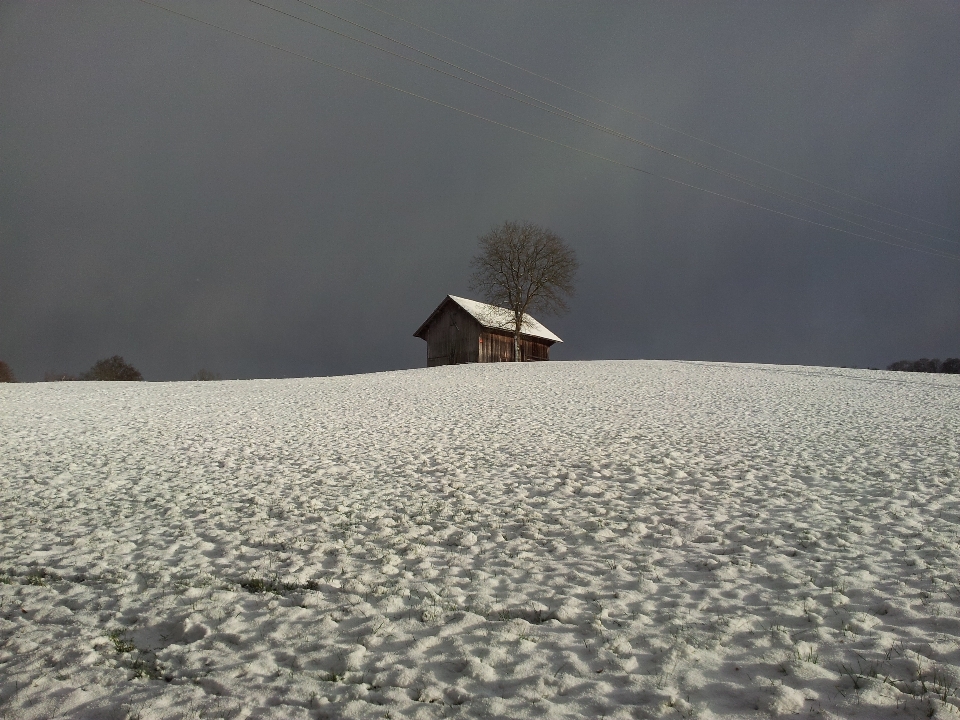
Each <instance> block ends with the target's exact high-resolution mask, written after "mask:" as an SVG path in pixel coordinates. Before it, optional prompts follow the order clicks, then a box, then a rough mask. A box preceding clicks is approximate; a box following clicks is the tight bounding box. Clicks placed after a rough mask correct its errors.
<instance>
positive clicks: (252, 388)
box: [0, 362, 960, 720]
mask: <svg viewBox="0 0 960 720" xmlns="http://www.w3.org/2000/svg"><path fill="white" fill-rule="evenodd" d="M958 438H960V378H958V377H953V376H923V377H920V376H916V375H906V374H897V373H886V372H870V371H856V370H838V369H828V368H806V367H784V366H758V365H726V364H711V363H683V362H592V363H542V364H527V365H522V366H519V365H518V366H515V365H510V364H503V365H474V366H459V367H446V368H433V369H429V370H414V371H405V372H393V373H381V374H373V375H360V376H350V377H336V378H317V379H302V380H262V381H244V382H229V381H228V382H207V383H164V384H149V383H56V384H36V385H7V386H0V530H2V535H0V581H2V582H0V716H2V717H7V718H18V719H29V718H51V717H88V718H113V717H115V718H123V717H130V718H134V717H136V718H141V719H142V720H147V719H148V718H196V717H204V718H208V717H224V718H245V717H258V718H261V717H273V718H301V717H302V718H318V717H330V718H339V717H343V718H385V717H388V718H400V717H410V718H444V717H508V718H525V717H530V718H534V717H536V718H554V717H570V718H573V717H607V718H634V717H666V718H673V717H704V718H708V717H718V718H754V717H768V716H770V715H791V714H795V713H799V714H802V715H809V714H813V715H817V716H821V717H862V718H901V717H918V718H919V717H928V716H929V715H931V714H933V715H935V716H936V717H944V718H947V717H949V718H957V717H960V710H958V709H957V707H958V706H960V699H958V694H960V570H958V568H960V545H958V536H960V470H958Z"/></svg>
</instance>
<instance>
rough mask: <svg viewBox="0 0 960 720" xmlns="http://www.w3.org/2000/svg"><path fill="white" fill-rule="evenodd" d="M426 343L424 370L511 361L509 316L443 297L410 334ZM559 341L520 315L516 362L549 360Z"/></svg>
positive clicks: (489, 307) (506, 312) (482, 305)
mask: <svg viewBox="0 0 960 720" xmlns="http://www.w3.org/2000/svg"><path fill="white" fill-rule="evenodd" d="M413 336H414V337H418V338H421V339H423V340H426V341H427V367H434V366H436V365H460V364H462V363H477V362H481V363H485V362H511V361H513V313H511V312H510V311H509V310H505V309H504V308H500V307H496V306H494V305H487V304H486V303H482V302H477V301H476V300H467V299H466V298H460V297H455V296H453V295H447V297H446V299H444V301H443V302H442V303H440V305H438V306H437V309H436V310H434V311H433V312H432V313H430V317H428V318H427V319H426V320H425V321H424V323H423V325H421V326H420V328H419V329H418V330H417V331H416V332H415V333H414V334H413ZM558 342H563V341H562V340H561V339H560V338H558V337H557V336H556V335H554V334H553V333H552V332H550V331H549V330H547V329H546V328H545V327H544V326H543V325H541V324H540V323H538V322H537V321H536V320H534V319H533V318H532V317H531V316H530V315H524V316H523V325H522V326H521V332H520V359H521V360H523V361H526V362H531V361H535V360H549V359H550V346H551V345H553V344H554V343H558Z"/></svg>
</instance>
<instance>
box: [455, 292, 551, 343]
mask: <svg viewBox="0 0 960 720" xmlns="http://www.w3.org/2000/svg"><path fill="white" fill-rule="evenodd" d="M447 297H449V298H450V299H451V300H453V301H454V302H455V303H456V304H457V305H459V306H460V307H462V308H463V309H464V310H466V311H467V312H468V313H470V315H471V316H472V317H473V319H474V320H476V321H477V322H479V323H480V324H481V325H483V327H486V328H492V329H494V330H509V331H510V332H513V328H514V325H513V323H514V315H513V313H512V312H511V311H510V310H507V309H506V308H502V307H497V306H496V305H488V304H487V303H482V302H477V301H476V300H468V299H467V298H462V297H457V296H456V295H448V296H447ZM520 334H521V335H528V336H530V337H536V338H543V339H544V340H553V341H554V342H563V340H561V339H560V338H559V337H557V336H556V335H554V334H553V333H552V332H550V331H549V330H547V328H546V327H545V326H543V325H541V324H540V323H539V322H538V321H537V320H535V319H534V317H533V316H532V315H529V314H528V313H524V314H523V321H522V322H521V323H520Z"/></svg>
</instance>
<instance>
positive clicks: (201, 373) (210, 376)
mask: <svg viewBox="0 0 960 720" xmlns="http://www.w3.org/2000/svg"><path fill="white" fill-rule="evenodd" d="M190 379H191V380H223V378H222V377H220V373H214V372H210V371H209V370H207V369H206V368H200V369H199V370H197V371H196V372H195V373H194V374H193V377H191V378H190Z"/></svg>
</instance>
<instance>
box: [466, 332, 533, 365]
mask: <svg viewBox="0 0 960 720" xmlns="http://www.w3.org/2000/svg"><path fill="white" fill-rule="evenodd" d="M480 341H481V342H480V353H479V355H480V357H479V362H512V361H513V335H509V334H507V333H501V332H496V331H495V330H483V331H482V332H481V333H480ZM520 358H521V359H522V360H524V361H526V362H530V361H535V360H549V359H550V346H549V345H547V343H545V342H542V341H538V340H536V339H534V338H524V337H522V338H520Z"/></svg>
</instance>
